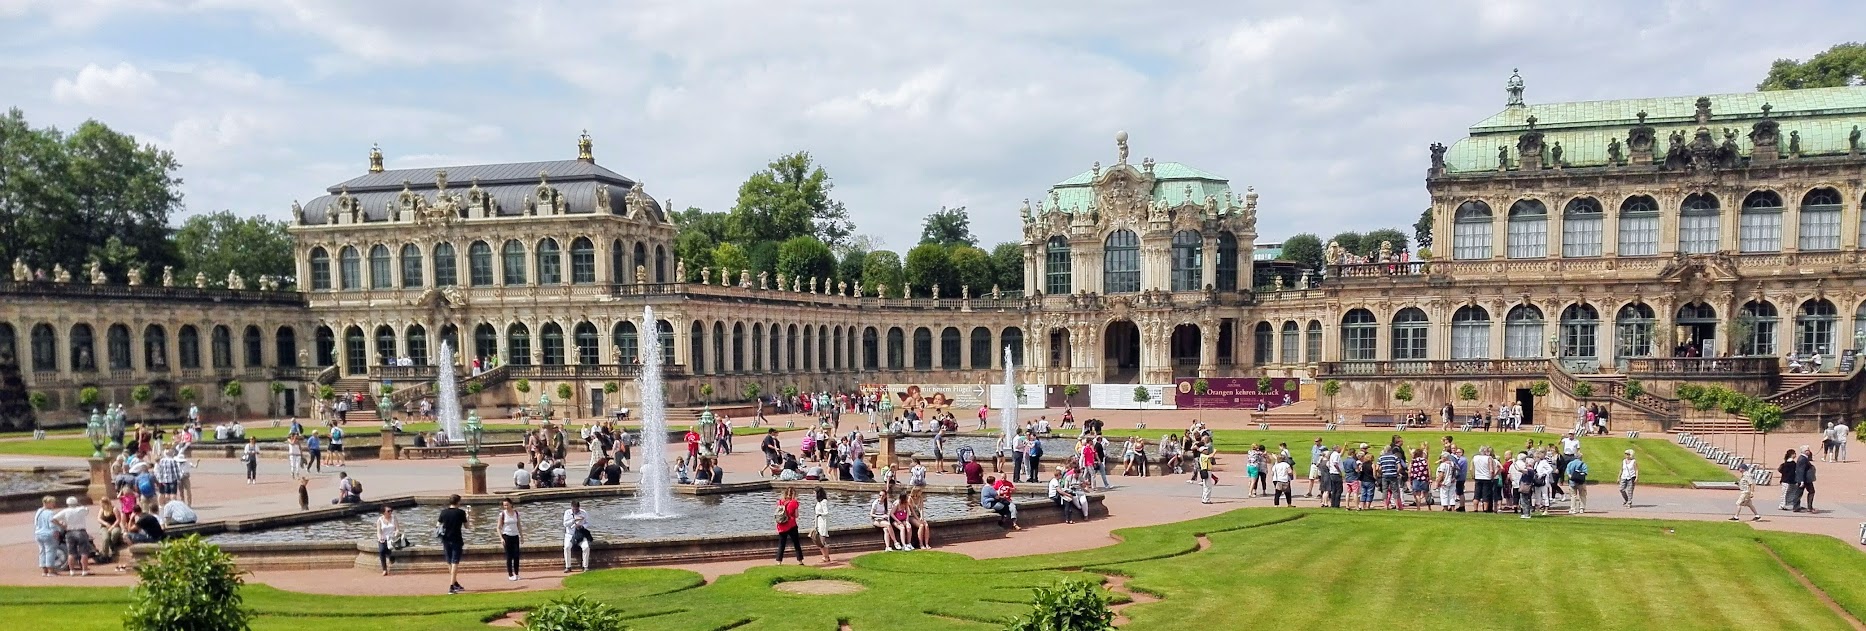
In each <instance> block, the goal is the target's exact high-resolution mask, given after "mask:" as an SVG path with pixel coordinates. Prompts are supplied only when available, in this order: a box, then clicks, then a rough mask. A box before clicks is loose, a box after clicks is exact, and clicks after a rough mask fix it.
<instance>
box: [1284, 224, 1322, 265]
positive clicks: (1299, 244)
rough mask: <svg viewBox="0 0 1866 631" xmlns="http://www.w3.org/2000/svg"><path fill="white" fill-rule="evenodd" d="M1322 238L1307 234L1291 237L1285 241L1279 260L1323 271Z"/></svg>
mask: <svg viewBox="0 0 1866 631" xmlns="http://www.w3.org/2000/svg"><path fill="white" fill-rule="evenodd" d="M1322 248H1323V246H1322V238H1321V237H1318V236H1315V235H1313V234H1309V233H1307V232H1304V233H1301V234H1296V235H1291V236H1290V237H1289V238H1288V239H1284V240H1283V253H1282V254H1279V255H1277V258H1279V259H1282V260H1285V261H1293V262H1296V263H1301V264H1303V265H1307V266H1309V269H1318V270H1319V269H1322V263H1323V251H1322Z"/></svg>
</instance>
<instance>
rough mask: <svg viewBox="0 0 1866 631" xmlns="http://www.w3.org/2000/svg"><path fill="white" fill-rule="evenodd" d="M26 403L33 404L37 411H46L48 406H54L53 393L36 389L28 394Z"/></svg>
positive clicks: (34, 409)
mask: <svg viewBox="0 0 1866 631" xmlns="http://www.w3.org/2000/svg"><path fill="white" fill-rule="evenodd" d="M26 404H27V405H30V406H32V409H33V411H35V412H44V411H45V409H46V408H48V407H51V406H52V395H49V394H46V393H44V392H39V391H37V390H34V391H33V392H32V393H31V394H28V395H26Z"/></svg>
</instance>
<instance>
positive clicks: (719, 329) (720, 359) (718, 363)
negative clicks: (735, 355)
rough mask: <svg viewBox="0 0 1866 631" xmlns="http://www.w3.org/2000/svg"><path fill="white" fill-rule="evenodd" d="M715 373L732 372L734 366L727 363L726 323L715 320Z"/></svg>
mask: <svg viewBox="0 0 1866 631" xmlns="http://www.w3.org/2000/svg"><path fill="white" fill-rule="evenodd" d="M712 342H713V373H714V374H725V373H728V372H732V366H730V365H728V364H726V323H724V322H717V321H715V322H713V337H712Z"/></svg>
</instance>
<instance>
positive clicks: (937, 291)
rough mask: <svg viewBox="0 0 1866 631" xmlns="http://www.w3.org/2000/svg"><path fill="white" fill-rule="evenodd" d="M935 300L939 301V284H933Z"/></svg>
mask: <svg viewBox="0 0 1866 631" xmlns="http://www.w3.org/2000/svg"><path fill="white" fill-rule="evenodd" d="M933 299H934V300H939V283H934V284H933Z"/></svg>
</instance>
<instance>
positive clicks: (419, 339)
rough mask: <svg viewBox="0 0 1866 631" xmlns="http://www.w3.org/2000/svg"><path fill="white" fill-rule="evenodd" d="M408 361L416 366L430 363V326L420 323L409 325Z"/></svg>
mask: <svg viewBox="0 0 1866 631" xmlns="http://www.w3.org/2000/svg"><path fill="white" fill-rule="evenodd" d="M405 339H407V340H408V342H407V344H408V361H410V362H413V363H414V365H416V366H426V365H428V328H427V327H424V326H421V325H419V324H412V325H409V326H408V333H407V337H406V338H405Z"/></svg>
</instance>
